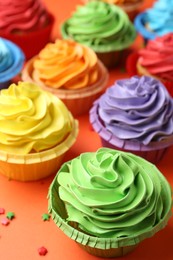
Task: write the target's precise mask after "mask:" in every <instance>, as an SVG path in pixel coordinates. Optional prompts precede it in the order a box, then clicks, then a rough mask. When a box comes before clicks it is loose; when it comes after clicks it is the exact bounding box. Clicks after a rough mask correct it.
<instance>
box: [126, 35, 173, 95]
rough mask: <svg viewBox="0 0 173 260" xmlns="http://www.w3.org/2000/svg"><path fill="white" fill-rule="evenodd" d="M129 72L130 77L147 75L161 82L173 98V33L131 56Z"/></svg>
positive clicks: (128, 66) (155, 40)
mask: <svg viewBox="0 0 173 260" xmlns="http://www.w3.org/2000/svg"><path fill="white" fill-rule="evenodd" d="M151 57H152V58H151ZM127 71H128V73H129V75H130V76H132V75H136V74H138V75H147V76H152V77H154V78H156V79H159V80H161V81H162V82H163V84H164V85H165V86H166V87H167V89H168V91H169V93H170V94H171V96H173V33H169V34H166V35H164V36H161V37H157V38H155V39H154V40H150V41H148V43H147V45H146V47H144V48H143V49H141V50H139V51H138V52H136V53H132V54H131V55H129V57H128V59H127Z"/></svg>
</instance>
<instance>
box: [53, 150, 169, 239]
mask: <svg viewBox="0 0 173 260" xmlns="http://www.w3.org/2000/svg"><path fill="white" fill-rule="evenodd" d="M58 183H59V185H60V186H59V195H60V199H61V200H62V201H64V203H65V206H66V210H67V214H68V218H67V222H71V221H72V222H77V223H78V226H79V229H81V230H83V231H84V232H86V233H88V234H90V235H93V236H98V237H102V238H106V237H109V238H123V237H131V236H137V235H140V234H142V233H144V232H150V231H151V230H152V229H153V228H154V227H155V226H156V225H157V224H159V223H160V222H161V221H163V219H164V217H165V216H167V214H169V213H170V210H171V206H172V198H171V188H170V185H169V183H168V182H167V180H166V179H165V177H164V176H163V175H162V174H161V172H160V171H159V170H158V169H157V168H156V167H155V166H154V165H153V164H151V163H149V162H147V161H146V160H144V159H142V158H140V157H138V156H135V155H133V154H130V153H125V152H121V151H116V150H112V149H109V148H100V149H99V150H98V151H97V152H95V153H92V152H90V153H83V154H81V155H80V156H79V157H77V158H75V159H73V160H71V161H69V162H67V163H65V164H64V165H63V166H62V167H61V169H60V171H59V174H58Z"/></svg>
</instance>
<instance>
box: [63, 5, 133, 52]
mask: <svg viewBox="0 0 173 260" xmlns="http://www.w3.org/2000/svg"><path fill="white" fill-rule="evenodd" d="M61 32H62V36H63V37H64V38H72V39H73V40H75V41H77V42H80V43H82V44H85V45H87V46H89V47H91V48H92V49H93V50H94V51H96V52H109V51H114V50H121V49H124V48H127V47H128V46H129V45H130V44H132V42H133V41H134V39H135V37H136V32H135V29H134V26H133V24H132V23H131V22H130V21H129V19H128V16H127V15H126V13H125V12H124V11H123V10H122V9H121V8H120V7H118V6H116V5H110V4H108V3H105V2H102V1H91V2H88V3H87V4H86V5H84V6H78V7H77V9H76V11H75V12H74V13H73V15H72V17H71V18H69V19H68V20H67V21H66V22H65V23H63V25H62V27H61Z"/></svg>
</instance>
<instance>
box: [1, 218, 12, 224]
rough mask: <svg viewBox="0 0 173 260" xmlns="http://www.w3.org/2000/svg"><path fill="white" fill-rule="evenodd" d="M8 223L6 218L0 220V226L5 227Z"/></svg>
mask: <svg viewBox="0 0 173 260" xmlns="http://www.w3.org/2000/svg"><path fill="white" fill-rule="evenodd" d="M9 223H10V221H9V219H8V218H3V219H1V224H2V225H4V226H7V225H8V224H9Z"/></svg>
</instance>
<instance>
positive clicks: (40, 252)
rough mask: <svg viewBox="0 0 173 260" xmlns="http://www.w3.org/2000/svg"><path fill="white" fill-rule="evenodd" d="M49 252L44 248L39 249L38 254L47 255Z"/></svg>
mask: <svg viewBox="0 0 173 260" xmlns="http://www.w3.org/2000/svg"><path fill="white" fill-rule="evenodd" d="M47 252H48V251H47V249H46V248H45V247H44V246H42V247H40V248H38V253H39V255H46V254H47Z"/></svg>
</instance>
